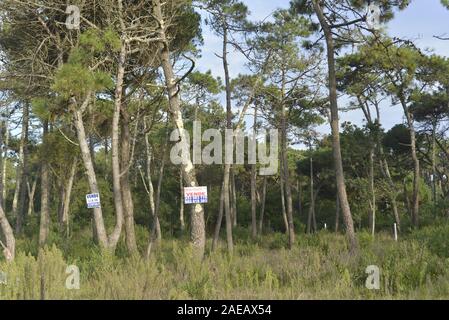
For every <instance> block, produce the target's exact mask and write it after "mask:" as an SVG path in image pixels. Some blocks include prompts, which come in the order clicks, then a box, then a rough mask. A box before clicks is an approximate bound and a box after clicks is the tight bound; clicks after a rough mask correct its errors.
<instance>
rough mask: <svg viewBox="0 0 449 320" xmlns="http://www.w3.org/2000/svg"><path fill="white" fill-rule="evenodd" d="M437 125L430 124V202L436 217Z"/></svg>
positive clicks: (434, 122)
mask: <svg viewBox="0 0 449 320" xmlns="http://www.w3.org/2000/svg"><path fill="white" fill-rule="evenodd" d="M436 127H437V123H436V121H435V120H433V122H432V198H433V199H432V200H433V215H434V217H435V218H436V217H437V185H436V180H437V179H436V177H437V176H436V175H437V170H436V130H437V128H436Z"/></svg>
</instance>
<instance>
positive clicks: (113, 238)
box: [108, 1, 126, 249]
mask: <svg viewBox="0 0 449 320" xmlns="http://www.w3.org/2000/svg"><path fill="white" fill-rule="evenodd" d="M121 3H122V2H121V1H118V4H119V11H120V14H121V12H122V10H123V8H122V6H121ZM121 41H122V44H121V49H120V57H119V61H118V67H117V79H116V83H115V99H114V113H113V115H112V128H111V130H112V143H111V155H112V190H113V195H114V208H115V215H116V225H115V228H114V230H113V232H112V234H111V235H110V236H109V237H108V243H109V247H110V248H112V249H114V248H115V247H116V245H117V243H118V241H119V238H120V234H121V231H122V226H123V199H122V189H121V180H120V174H121V170H120V146H119V143H120V141H119V127H120V111H121V107H122V96H123V80H124V76H125V60H126V44H125V43H124V41H123V40H121Z"/></svg>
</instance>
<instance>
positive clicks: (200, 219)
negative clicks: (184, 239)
mask: <svg viewBox="0 0 449 320" xmlns="http://www.w3.org/2000/svg"><path fill="white" fill-rule="evenodd" d="M153 14H154V16H155V18H156V20H157V21H158V24H159V30H158V33H159V38H160V58H161V64H162V69H163V72H164V78H165V84H166V86H167V91H168V99H169V106H170V107H169V110H170V113H171V119H172V121H173V123H174V125H175V128H176V129H178V131H179V136H180V142H181V143H187V137H186V136H185V132H184V119H183V115H182V112H181V105H180V101H179V92H178V85H177V83H176V80H175V75H174V73H173V66H172V64H171V62H170V50H169V42H168V39H167V36H166V30H165V29H166V23H165V20H164V17H163V15H162V8H161V2H160V0H154V1H153ZM182 170H183V176H184V181H185V183H186V184H187V185H188V186H189V187H197V186H198V182H197V179H196V172H195V167H194V165H193V163H192V161H191V160H190V159H187V160H186V161H185V162H184V163H183V164H182ZM228 182H229V181H228ZM228 199H229V196H228ZM191 238H192V244H193V248H194V251H195V253H196V256H197V257H198V258H203V256H204V248H205V244H206V230H205V221H204V207H203V205H201V204H195V205H194V206H192V213H191Z"/></svg>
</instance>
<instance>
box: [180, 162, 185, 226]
mask: <svg viewBox="0 0 449 320" xmlns="http://www.w3.org/2000/svg"><path fill="white" fill-rule="evenodd" d="M179 173H180V174H179V193H180V203H179V223H180V225H181V231H182V232H184V230H185V228H186V226H185V221H184V188H183V183H182V170H180V171H179Z"/></svg>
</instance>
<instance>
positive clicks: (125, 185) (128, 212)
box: [120, 108, 137, 253]
mask: <svg viewBox="0 0 449 320" xmlns="http://www.w3.org/2000/svg"><path fill="white" fill-rule="evenodd" d="M121 128H122V130H121V131H122V132H121V135H120V138H121V168H122V170H123V171H122V172H121V177H120V179H121V180H120V184H121V189H122V199H123V209H124V216H125V235H126V238H125V240H126V247H127V248H128V251H129V252H130V253H135V252H137V243H136V235H135V231H134V203H133V198H132V193H131V186H130V183H129V168H130V162H131V161H132V159H131V145H130V132H129V115H128V112H127V111H126V110H125V109H124V108H122V122H121Z"/></svg>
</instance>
